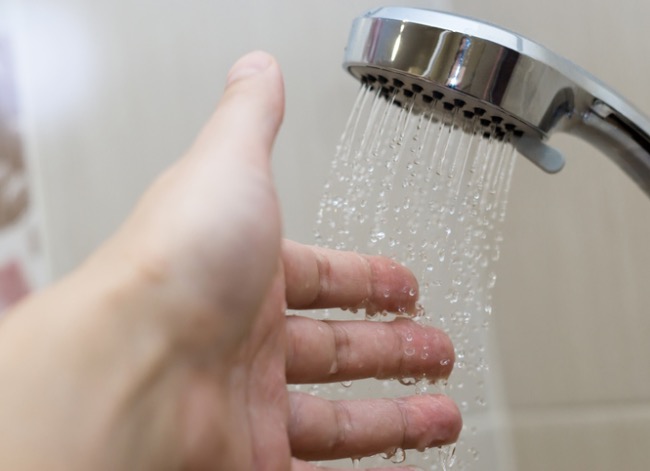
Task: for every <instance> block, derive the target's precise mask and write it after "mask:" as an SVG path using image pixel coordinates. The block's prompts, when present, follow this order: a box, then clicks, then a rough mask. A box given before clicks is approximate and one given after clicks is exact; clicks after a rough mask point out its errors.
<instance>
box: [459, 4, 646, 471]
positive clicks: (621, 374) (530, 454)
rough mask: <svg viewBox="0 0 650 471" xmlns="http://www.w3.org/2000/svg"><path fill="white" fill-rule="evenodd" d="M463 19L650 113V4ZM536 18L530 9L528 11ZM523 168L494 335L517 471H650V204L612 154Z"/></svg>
mask: <svg viewBox="0 0 650 471" xmlns="http://www.w3.org/2000/svg"><path fill="white" fill-rule="evenodd" d="M455 6H456V8H457V10H459V11H462V12H464V13H466V14H470V15H474V16H480V17H483V18H485V19H488V20H490V21H492V22H494V23H498V24H502V25H504V26H506V27H509V28H510V29H513V30H515V31H519V32H522V33H525V34H526V35H527V36H529V37H531V38H532V39H535V40H537V41H539V42H541V43H542V44H544V45H546V46H548V47H550V48H552V49H553V50H555V51H556V52H559V53H562V54H563V55H565V56H567V57H568V58H570V59H572V60H573V61H574V62H576V63H578V64H579V65H581V66H582V67H584V68H586V69H588V70H589V71H591V72H592V73H593V74H594V75H596V76H598V77H599V78H601V79H602V80H604V81H605V82H606V83H608V84H610V85H611V86H613V87H615V88H616V89H618V90H620V91H621V92H623V94H625V95H626V96H627V97H628V98H629V99H630V100H631V101H633V102H634V103H635V105H636V106H637V107H638V108H639V109H641V110H643V111H645V112H646V114H650V89H649V88H648V86H647V84H648V80H649V78H650V60H648V58H649V57H650V43H649V42H648V41H647V25H646V19H647V18H648V15H650V4H649V3H647V2H641V1H631V0H627V1H625V2H606V1H591V2H588V3H587V2H565V1H559V0H547V1H545V2H527V3H526V5H525V9H524V8H522V3H521V2H517V1H514V0H487V1H482V2H473V1H468V0H459V1H456V2H455ZM524 10H525V11H524ZM552 143H553V144H554V145H556V146H557V147H558V148H560V149H562V150H563V152H564V153H565V154H566V156H567V165H566V168H565V170H563V171H562V172H561V173H560V174H558V175H556V176H548V175H544V174H543V173H541V172H540V171H538V170H537V169H536V168H534V167H533V166H532V165H530V164H528V162H526V161H522V162H521V165H519V166H518V168H517V169H516V174H515V180H514V184H513V189H512V194H511V203H510V208H509V213H508V221H507V224H508V225H507V228H506V241H505V243H504V248H503V259H502V260H501V265H500V267H499V276H500V278H499V282H498V285H497V293H496V306H495V318H494V320H495V330H496V337H497V344H498V350H499V352H500V359H501V362H500V366H501V368H502V371H503V374H504V379H505V388H504V391H505V394H506V402H507V404H508V407H509V409H510V416H511V419H512V421H513V433H512V436H513V439H514V450H515V460H516V469H519V470H525V471H538V470H539V471H541V470H553V471H575V470H577V469H589V470H591V471H606V470H607V471H611V470H623V469H625V470H626V471H632V470H634V471H642V470H647V469H650V450H648V447H647V446H645V444H647V443H649V442H650V316H648V312H649V311H648V306H650V290H648V286H647V283H648V280H650V250H649V249H648V247H647V241H648V240H650V217H649V216H650V200H648V198H647V197H646V196H645V195H643V194H642V193H641V191H639V190H638V189H637V188H636V187H635V185H634V184H633V183H632V182H631V181H629V180H628V178H627V177H625V176H623V174H622V173H621V172H620V171H619V170H618V169H617V168H616V167H615V166H614V165H613V164H612V163H610V162H609V161H607V160H606V158H605V157H603V156H602V155H601V154H600V153H598V152H597V151H595V150H594V149H592V148H591V147H590V146H588V145H586V144H584V143H582V142H576V141H575V140H573V139H572V138H568V137H562V138H557V139H553V141H552Z"/></svg>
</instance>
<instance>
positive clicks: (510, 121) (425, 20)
mask: <svg viewBox="0 0 650 471" xmlns="http://www.w3.org/2000/svg"><path fill="white" fill-rule="evenodd" d="M344 67H345V68H346V69H347V70H348V71H349V72H350V73H351V74H352V75H353V76H355V77H356V78H357V79H359V80H361V81H362V82H364V83H367V84H368V85H369V86H372V87H377V88H378V90H380V91H381V93H383V94H384V95H385V96H386V97H389V96H390V97H392V99H394V100H395V103H396V104H402V103H405V102H406V101H405V100H410V102H409V103H410V106H412V107H413V110H414V111H415V112H423V111H429V110H431V109H432V108H435V107H440V108H441V109H444V108H446V109H454V108H460V109H462V112H463V116H464V117H467V118H474V117H476V118H479V122H481V123H484V125H486V126H487V125H489V126H492V129H494V128H497V129H498V131H499V132H502V133H506V134H507V133H509V134H510V135H511V136H512V139H513V141H514V142H515V143H516V146H517V149H518V150H519V152H520V153H521V154H523V155H524V156H526V157H528V158H529V159H530V160H531V161H533V163H535V164H536V165H538V166H539V167H541V168H542V169H544V170H546V171H548V172H551V173H554V172H557V171H559V170H560V169H561V168H562V166H563V165H564V158H563V157H562V155H561V154H560V153H559V152H558V151H557V150H555V149H553V148H552V147H550V146H548V145H547V144H546V141H547V139H548V137H549V136H551V135H552V134H553V133H554V132H568V133H570V134H574V135H576V136H579V137H581V138H583V139H585V140H587V141H588V142H589V143H591V144H593V145H595V146H596V147H597V148H598V149H600V150H602V151H603V152H604V153H605V154H607V155H608V156H609V157H611V158H612V159H613V160H614V161H615V162H616V163H617V164H618V165H619V166H620V167H621V168H622V169H623V170H624V171H625V172H626V173H627V174H628V175H629V176H630V177H631V178H632V179H633V180H634V181H636V183H637V184H638V185H639V186H640V187H641V188H642V190H643V191H645V193H646V194H647V195H648V196H650V121H649V120H648V118H647V117H645V116H644V115H643V114H641V113H640V112H639V111H637V110H636V109H635V108H634V106H632V105H631V104H630V103H628V102H627V101H626V100H625V99H623V98H622V97H621V96H620V95H618V94H617V93H616V92H614V91H613V90H611V89H610V88H608V87H607V86H606V85H604V84H603V83H602V82H600V81H599V80H597V79H596V78H595V77H593V76H592V75H591V74H589V73H588V72H586V71H584V70H583V69H581V68H579V67H578V66H576V65H574V64H573V63H571V62H569V61H568V60H566V59H564V58H562V57H560V56H558V55H557V54H555V53H553V52H551V51H550V50H548V49H546V48H545V47H543V46H541V45H539V44H537V43H535V42H533V41H531V40H528V39H526V38H524V37H522V36H519V35H518V34H515V33H512V32H510V31H507V30H504V29H502V28H499V27H496V26H493V25H491V24H487V23H484V22H482V21H478V20H474V19H470V18H466V17H462V16H458V15H453V14H449V13H443V12H438V11H433V10H422V9H414V8H400V7H387V8H380V9H376V10H372V11H369V12H368V13H366V14H365V15H363V16H361V17H359V18H357V19H356V20H355V21H354V24H353V26H352V31H351V33H350V38H349V41H348V45H347V48H346V51H345V59H344Z"/></svg>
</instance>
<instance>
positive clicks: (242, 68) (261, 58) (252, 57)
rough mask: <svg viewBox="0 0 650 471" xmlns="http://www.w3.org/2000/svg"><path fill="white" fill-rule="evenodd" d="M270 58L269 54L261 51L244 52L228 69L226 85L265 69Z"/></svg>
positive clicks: (269, 63)
mask: <svg viewBox="0 0 650 471" xmlns="http://www.w3.org/2000/svg"><path fill="white" fill-rule="evenodd" d="M272 60H273V59H272V58H271V56H270V55H269V54H267V53H265V52H261V51H256V52H251V53H249V54H246V55H245V56H244V57H242V58H241V59H239V60H238V61H237V62H236V63H235V65H233V66H232V68H231V69H230V72H229V73H228V85H230V84H231V83H233V82H236V81H237V80H241V79H244V78H247V77H251V76H253V75H255V74H258V73H260V72H262V71H264V70H266V69H267V68H268V66H269V65H271V61H272Z"/></svg>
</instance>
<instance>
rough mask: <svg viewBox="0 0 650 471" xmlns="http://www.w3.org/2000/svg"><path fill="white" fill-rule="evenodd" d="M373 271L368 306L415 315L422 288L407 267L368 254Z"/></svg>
mask: <svg viewBox="0 0 650 471" xmlns="http://www.w3.org/2000/svg"><path fill="white" fill-rule="evenodd" d="M366 259H367V261H368V264H369V265H370V267H371V272H372V273H373V280H372V287H373V289H372V296H371V300H370V302H369V303H368V306H367V308H366V310H367V311H369V312H370V313H371V314H372V313H374V311H379V312H380V311H388V312H395V313H401V314H410V315H415V314H416V313H417V309H418V303H417V301H418V299H419V296H420V288H419V284H418V281H417V279H416V277H415V275H414V274H413V272H411V270H409V269H408V268H407V267H405V266H404V265H401V264H400V263H398V262H396V261H394V260H391V259H389V258H386V257H380V256H366Z"/></svg>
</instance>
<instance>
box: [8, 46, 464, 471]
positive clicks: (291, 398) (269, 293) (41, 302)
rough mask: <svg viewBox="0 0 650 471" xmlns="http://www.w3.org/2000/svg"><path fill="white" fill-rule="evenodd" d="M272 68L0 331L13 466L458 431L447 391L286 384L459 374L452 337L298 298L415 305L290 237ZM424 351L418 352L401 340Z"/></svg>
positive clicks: (255, 465) (226, 462)
mask: <svg viewBox="0 0 650 471" xmlns="http://www.w3.org/2000/svg"><path fill="white" fill-rule="evenodd" d="M283 103H284V97H283V86H282V77H281V73H280V71H279V68H278V66H277V64H276V62H275V61H274V60H273V59H272V58H270V57H269V56H268V55H266V54H262V53H253V54H251V55H248V56H246V57H244V58H243V59H241V60H240V61H239V62H238V63H237V64H236V65H235V66H234V67H233V69H232V70H231V72H230V76H229V84H228V86H227V89H226V92H225V94H224V97H223V99H222V100H221V103H220V105H219V107H218V109H217V111H216V112H215V114H214V116H213V117H212V118H211V120H210V121H209V123H208V124H207V126H206V128H205V129H204V130H203V132H202V133H201V135H200V136H199V138H198V139H197V141H196V143H195V144H194V145H193V147H192V148H191V149H190V150H189V152H188V153H187V155H186V156H185V157H184V158H183V159H181V160H180V161H179V162H178V163H177V164H176V165H174V166H173V167H172V168H171V169H169V170H168V171H167V172H166V173H164V174H163V175H162V176H161V177H160V178H159V179H158V180H157V181H156V182H155V183H154V185H153V186H152V187H151V188H150V190H149V191H148V192H147V193H146V194H145V196H144V197H143V199H142V200H141V202H140V203H139V205H138V206H137V207H136V209H135V211H134V213H133V214H132V216H131V217H130V218H129V219H128V220H127V221H126V222H125V224H124V225H123V227H122V228H121V229H120V230H119V231H118V233H117V234H116V235H115V236H114V237H113V238H111V239H110V240H109V241H108V242H107V243H105V244H104V245H103V246H102V247H101V248H100V249H99V250H98V251H97V252H96V253H95V254H93V255H92V256H91V257H90V258H89V259H88V260H87V261H86V262H85V263H84V264H83V265H82V266H81V267H79V268H78V269H77V270H76V271H75V272H73V273H72V274H71V275H69V276H68V277H66V278H65V279H63V280H62V281H60V282H59V283H57V284H55V285H54V286H52V287H51V288H49V289H47V290H45V291H43V292H42V293H40V294H37V295H34V296H33V297H31V298H29V299H27V300H26V301H25V302H24V303H22V304H21V305H19V306H18V307H17V308H16V309H14V310H13V311H12V312H11V313H9V315H8V316H7V317H6V318H5V319H3V321H2V322H1V323H0V380H1V381H2V387H1V388H0V469H11V470H39V471H40V470H43V469H48V470H66V471H70V470H76V469H79V470H82V469H83V470H87V469H93V470H104V469H106V470H108V469H129V470H130V469H137V470H149V469H151V470H165V469H170V470H172V469H174V470H175V469H192V470H201V469H223V470H228V471H233V470H251V469H255V470H289V469H290V470H292V471H311V470H315V469H320V468H317V467H316V466H315V465H312V464H310V463H309V462H308V460H326V459H334V458H342V457H359V456H366V455H370V454H374V453H378V452H382V451H385V450H387V449H391V448H395V447H401V448H413V447H418V448H422V447H429V446H440V445H442V444H446V443H450V442H453V441H455V439H456V438H457V436H458V433H459V430H460V426H461V419H460V415H459V412H458V409H457V408H456V406H455V405H454V404H453V402H451V401H450V400H449V399H447V398H445V397H443V396H428V395H422V396H414V397H408V398H402V399H397V400H359V401H340V402H330V401H327V400H324V399H321V398H317V397H313V396H310V395H305V394H300V393H289V392H288V391H287V384H288V383H306V382H338V381H345V380H351V379H358V378H366V377H377V378H391V377H413V376H427V377H428V378H430V379H432V380H435V379H437V378H443V377H446V376H447V375H448V374H449V373H450V371H451V363H452V360H453V348H452V346H451V343H450V341H449V339H448V338H447V337H446V336H445V335H444V334H443V333H441V332H440V331H438V330H436V329H433V328H430V327H423V326H419V325H417V324H415V323H414V322H412V321H411V320H408V319H399V320H397V321H394V322H390V323H379V322H367V321H352V322H321V321H316V320H313V319H308V318H305V317H299V316H288V317H287V316H286V315H285V310H286V308H287V307H288V308H291V309H312V308H324V307H336V306H339V307H360V308H368V309H370V310H391V311H397V310H403V311H410V312H412V311H413V310H414V309H415V303H416V299H417V298H416V296H412V295H411V294H410V293H411V292H417V282H416V280H415V279H414V277H413V275H412V274H411V273H410V272H409V271H408V270H407V269H406V268H404V267H402V266H400V265H397V264H395V263H394V262H392V261H390V260H387V259H385V258H381V257H371V256H361V255H358V254H355V253H345V252H336V251H332V250H326V249H320V248H315V247H307V246H303V245H300V244H296V243H294V242H289V241H284V242H283V241H282V239H281V221H280V210H279V207H278V202H277V198H276V194H275V188H274V185H273V181H272V178H271V172H270V162H269V157H270V153H271V148H272V145H273V141H274V138H275V135H276V133H277V130H278V128H279V125H280V123H281V120H282V114H283ZM407 337H408V339H411V340H410V342H409V345H412V346H413V348H415V349H421V350H424V349H425V347H426V348H427V350H428V352H429V356H428V358H427V359H423V358H422V357H423V356H424V355H411V356H407V355H405V353H404V350H405V348H404V346H405V343H406V341H407Z"/></svg>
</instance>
